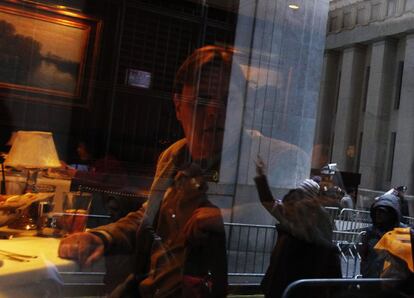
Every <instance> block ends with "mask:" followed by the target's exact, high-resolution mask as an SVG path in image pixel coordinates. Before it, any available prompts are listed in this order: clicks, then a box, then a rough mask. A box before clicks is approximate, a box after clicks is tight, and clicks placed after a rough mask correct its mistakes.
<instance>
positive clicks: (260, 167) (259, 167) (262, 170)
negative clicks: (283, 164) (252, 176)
mask: <svg viewBox="0 0 414 298" xmlns="http://www.w3.org/2000/svg"><path fill="white" fill-rule="evenodd" d="M255 163H256V173H257V175H258V176H263V175H265V174H266V167H265V164H264V162H263V159H262V158H261V157H260V155H257V159H256V161H255Z"/></svg>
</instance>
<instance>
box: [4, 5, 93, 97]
mask: <svg viewBox="0 0 414 298" xmlns="http://www.w3.org/2000/svg"><path fill="white" fill-rule="evenodd" d="M91 28H92V26H91V25H90V24H89V23H87V22H85V21H83V20H81V19H79V20H77V19H73V18H72V19H68V18H67V17H66V16H65V15H60V14H58V13H55V14H51V12H50V11H45V12H44V13H42V10H39V9H37V10H34V11H28V10H27V8H22V9H16V8H10V7H8V6H0V65H2V67H1V68H0V86H1V87H7V88H10V89H13V90H20V91H22V90H25V91H29V92H34V93H43V94H46V95H54V96H63V97H69V98H71V97H73V98H75V97H80V96H81V93H82V85H83V83H84V80H85V68H86V65H87V63H88V59H89V60H90V59H91V51H90V48H93V44H92V45H91V42H92V38H91V32H92V31H91ZM94 32H95V31H94ZM88 47H89V51H88Z"/></svg>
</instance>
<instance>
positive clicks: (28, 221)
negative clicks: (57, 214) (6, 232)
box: [7, 215, 37, 231]
mask: <svg viewBox="0 0 414 298" xmlns="http://www.w3.org/2000/svg"><path fill="white" fill-rule="evenodd" d="M7 226H8V227H9V228H10V229H16V230H26V231H28V230H36V229H37V224H36V221H35V220H34V219H33V218H31V217H30V216H27V215H21V216H20V217H19V218H17V219H16V220H15V221H13V222H11V223H9V224H8V225H7Z"/></svg>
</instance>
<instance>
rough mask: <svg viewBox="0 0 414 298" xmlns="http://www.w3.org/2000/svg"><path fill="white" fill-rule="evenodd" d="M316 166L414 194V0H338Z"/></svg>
mask: <svg viewBox="0 0 414 298" xmlns="http://www.w3.org/2000/svg"><path fill="white" fill-rule="evenodd" d="M328 18H329V20H328V27H327V39H326V47H325V56H324V66H323V75H322V81H321V89H320V98H319V107H318V113H319V117H318V121H317V128H316V135H315V149H314V155H313V165H312V166H313V167H314V168H317V167H320V166H321V165H322V164H323V163H325V162H327V161H331V162H336V163H337V164H338V167H339V168H340V169H341V170H343V171H348V172H359V173H361V185H360V189H361V190H362V192H361V193H362V194H364V193H367V192H372V193H376V192H375V191H384V190H387V189H389V188H390V187H393V186H397V185H407V186H408V193H410V194H412V193H414V179H413V178H414V177H413V176H414V154H413V153H414V117H413V112H414V101H413V93H414V34H413V33H414V1H413V0H333V1H331V2H330V11H329V16H328Z"/></svg>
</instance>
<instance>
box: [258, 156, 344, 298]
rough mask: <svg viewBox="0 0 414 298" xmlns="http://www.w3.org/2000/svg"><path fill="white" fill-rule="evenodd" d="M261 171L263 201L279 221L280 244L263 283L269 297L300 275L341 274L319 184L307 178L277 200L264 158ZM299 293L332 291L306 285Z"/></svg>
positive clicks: (315, 294)
mask: <svg viewBox="0 0 414 298" xmlns="http://www.w3.org/2000/svg"><path fill="white" fill-rule="evenodd" d="M257 174H258V176H257V177H255V182H256V187H257V191H258V193H259V197H260V201H261V203H262V204H263V206H264V207H265V208H266V209H267V211H268V212H269V213H270V214H271V215H272V216H274V217H275V218H276V219H277V220H278V221H279V224H278V225H277V232H278V239H277V242H276V246H275V248H274V249H273V252H272V255H271V259H270V264H269V267H268V269H267V271H266V274H265V276H264V278H263V280H262V283H261V286H262V289H263V292H264V294H265V297H267V298H278V297H281V296H282V294H283V292H284V290H285V289H286V287H287V286H288V285H289V284H290V283H292V282H294V281H296V280H299V279H307V278H341V277H342V274H341V265H340V259H339V254H338V250H337V248H336V247H335V246H334V245H333V244H332V234H333V232H332V223H331V220H330V218H329V214H328V213H327V212H326V211H325V210H324V208H323V206H322V204H321V201H323V200H320V194H319V186H318V184H317V183H316V182H315V181H313V180H311V179H306V180H305V181H303V182H302V183H301V184H300V185H299V187H298V188H296V189H292V190H290V191H289V192H288V194H286V195H285V196H284V198H283V200H282V201H276V200H275V199H274V198H273V196H272V193H271V190H270V188H269V185H268V183H267V178H266V176H265V175H264V170H263V164H262V163H261V162H260V161H259V162H258V166H257ZM295 293H296V294H295V296H294V297H327V295H328V293H327V292H326V291H325V290H323V289H321V288H319V289H316V290H315V291H313V290H312V291H309V289H308V288H306V289H304V288H302V289H300V290H298V291H296V292H295ZM296 295H297V296H296Z"/></svg>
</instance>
